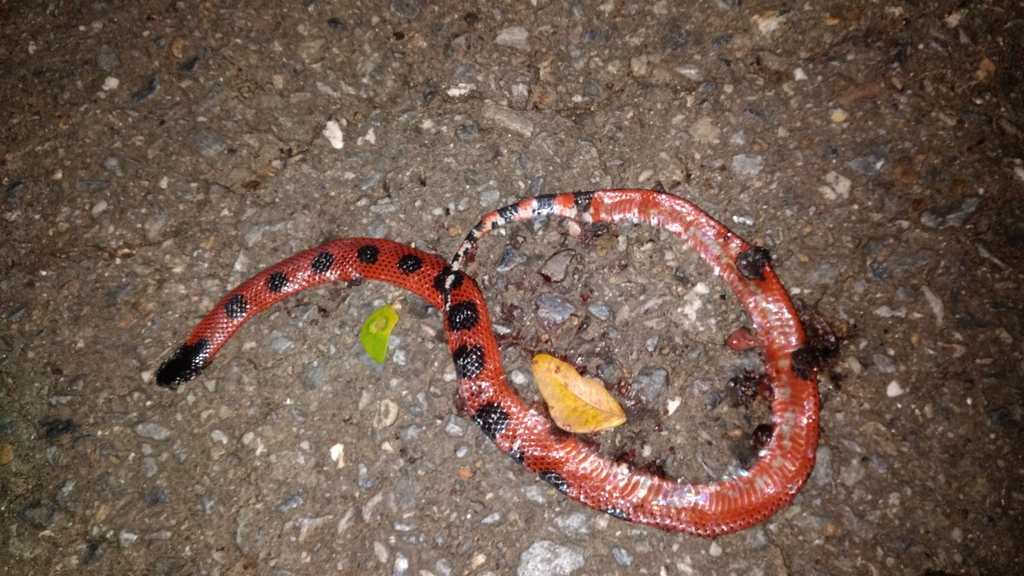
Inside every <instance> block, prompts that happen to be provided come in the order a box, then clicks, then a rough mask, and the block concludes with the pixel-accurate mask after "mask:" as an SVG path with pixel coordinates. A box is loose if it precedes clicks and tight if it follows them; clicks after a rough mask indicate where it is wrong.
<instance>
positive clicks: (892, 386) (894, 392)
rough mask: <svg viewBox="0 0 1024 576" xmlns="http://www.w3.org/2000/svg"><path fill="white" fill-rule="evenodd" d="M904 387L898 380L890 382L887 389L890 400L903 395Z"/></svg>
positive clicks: (886, 392) (886, 393)
mask: <svg viewBox="0 0 1024 576" xmlns="http://www.w3.org/2000/svg"><path fill="white" fill-rule="evenodd" d="M903 392H904V390H903V387H902V386H900V383H899V382H897V381H896V380H893V381H892V382H889V385H888V386H886V387H885V395H886V396H888V397H889V398H895V397H897V396H902V395H903Z"/></svg>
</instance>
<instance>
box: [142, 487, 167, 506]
mask: <svg viewBox="0 0 1024 576" xmlns="http://www.w3.org/2000/svg"><path fill="white" fill-rule="evenodd" d="M147 502H148V503H149V505H150V506H159V505H161V504H167V503H168V502H170V500H169V499H168V498H167V492H165V491H164V489H163V488H160V487H159V486H158V487H156V488H153V491H152V492H150V493H149V498H148V499H147Z"/></svg>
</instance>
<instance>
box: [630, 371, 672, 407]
mask: <svg viewBox="0 0 1024 576" xmlns="http://www.w3.org/2000/svg"><path fill="white" fill-rule="evenodd" d="M631 388H632V391H633V393H634V394H636V395H637V396H638V397H639V398H640V400H641V401H642V402H643V403H644V404H645V405H647V406H654V405H655V403H656V402H658V400H659V399H660V398H661V396H662V395H663V394H664V393H665V390H666V389H667V388H668V370H665V369H664V368H662V367H660V366H644V367H643V368H642V369H641V370H640V372H639V373H638V374H637V375H636V378H633V382H632V386H631Z"/></svg>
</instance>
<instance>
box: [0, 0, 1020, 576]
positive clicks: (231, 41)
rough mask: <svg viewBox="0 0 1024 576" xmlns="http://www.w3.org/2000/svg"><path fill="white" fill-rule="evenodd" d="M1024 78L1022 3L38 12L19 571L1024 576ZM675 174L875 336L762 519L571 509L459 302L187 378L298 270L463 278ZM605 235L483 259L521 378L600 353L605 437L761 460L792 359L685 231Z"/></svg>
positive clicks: (27, 134)
mask: <svg viewBox="0 0 1024 576" xmlns="http://www.w3.org/2000/svg"><path fill="white" fill-rule="evenodd" d="M684 4H685V5H684ZM1022 61H1024V8H1022V7H1021V4H1020V3H1019V2H1015V1H1010V0H988V1H985V2H959V1H941V2H939V1H932V0H921V1H917V2H902V1H897V0H881V1H879V2H871V3H864V2H852V1H832V2H807V3H785V2H768V1H755V2H744V3H738V2H734V1H732V0H715V1H700V2H694V3H672V2H667V1H665V0H660V1H657V2H632V3H631V2H628V1H627V2H622V1H614V0H609V1H607V2H593V3H588V2H571V1H567V2H561V1H555V0H532V1H517V2H500V3H493V4H492V3H484V2H475V3H466V4H460V3H456V2H445V1H442V2H437V3H428V2H421V1H419V0H393V1H391V2H325V1H318V0H303V1H301V2H300V1H295V0H289V1H287V2H269V1H260V2H222V1H220V0H213V1H207V2H184V1H182V2H174V1H159V2H157V1H145V0H140V1H129V2H103V1H96V2H72V1H67V0H52V1H50V2H29V1H22V0H7V1H5V2H2V3H0V79H2V82H0V110H2V111H3V119H2V121H3V123H2V127H0V184H2V188H0V196H2V197H0V326H2V327H0V526H2V531H0V542H2V546H0V573H3V574H19V575H21V574H28V575H52V574H155V575H176V574H209V575H232V576H239V575H244V574H273V575H285V574H393V575H405V574H408V575H423V576H426V575H437V576H447V575H455V574H499V575H500V574H518V575H522V576H528V575H535V574H555V575H557V574H574V575H599V574H600V575H604V574H652V575H662V574H664V575H677V574H682V575H690V574H702V575H703V574H723V575H724V574H765V575H777V574H800V575H803V574H816V575H842V574H867V575H875V574H909V575H924V574H933V575H934V574H972V575H973V574H978V575H982V574H984V575H988V574H1020V573H1024V552H1022V549H1024V548H1022V545H1024V537H1022V533H1024V531H1022V529H1021V527H1020V525H1021V521H1022V509H1024V489H1022V482H1024V457H1022V446H1024V444H1022V440H1024V438H1022V436H1024V435H1022V423H1021V422H1022V420H1024V385H1022V384H1021V382H1022V381H1024V359H1022V355H1024V346H1022V343H1024V321H1022V305H1024V297H1022V281H1024V279H1022V273H1024V257H1022V250H1024V66H1021V62H1022ZM658 185H660V186H663V187H664V188H665V189H666V190H668V191H669V192H671V193H674V194H677V195H680V196H682V197H685V198H687V199H689V200H690V201H692V202H694V203H695V204H697V205H698V206H700V207H701V208H702V209H704V210H705V211H707V212H708V213H709V214H710V215H712V216H713V217H715V218H716V219H718V220H720V221H721V222H723V223H725V224H726V225H728V226H729V227H730V228H731V229H732V230H733V231H734V232H735V233H737V234H739V235H741V236H743V237H744V238H746V239H747V240H749V241H752V242H755V243H757V244H760V245H762V246H765V247H766V248H767V249H768V250H769V251H770V252H771V255H772V259H773V262H774V265H775V267H776V271H777V272H778V274H779V276H780V277H781V279H782V281H783V283H784V284H785V285H786V286H787V288H788V289H789V290H790V293H791V294H792V296H793V298H794V300H796V301H797V303H798V305H799V306H800V309H801V312H802V314H803V316H804V319H805V321H806V322H807V323H808V325H815V326H826V325H827V326H828V328H827V329H825V328H822V331H824V333H825V335H826V336H835V337H836V338H837V341H838V342H839V356H838V358H837V359H836V362H835V365H834V366H833V367H831V368H830V369H828V370H825V371H823V373H822V375H821V399H822V408H821V433H822V436H821V444H820V447H819V450H818V454H817V457H818V460H817V465H816V468H815V470H814V472H813V474H812V476H811V478H810V480H809V482H808V484H807V486H806V487H805V489H804V490H803V491H802V492H801V493H800V494H799V495H798V496H797V498H796V500H795V501H794V502H793V504H792V505H790V506H789V507H787V508H785V509H783V510H782V511H780V512H779V513H777V514H776V515H774V516H773V517H772V518H770V519H769V520H767V521H766V522H764V523H762V524H760V525H757V526H755V527H753V528H750V529H747V530H743V531H741V532H738V533H735V534H730V535H726V536H721V537H718V538H715V539H713V540H708V539H702V538H698V537H693V536H687V535H682V534H676V533H670V532H665V531H661V530H658V529H653V528H647V527H642V526H636V525H632V524H629V523H627V522H624V521H621V520H618V519H616V518H612V517H610V516H608V515H606V514H603V513H601V512H598V511H595V510H591V509H589V508H585V507H582V506H580V505H578V504H576V503H574V502H572V501H569V500H567V499H566V498H564V497H563V496H562V495H560V494H559V493H558V492H557V491H555V490H554V489H553V488H552V487H550V486H549V485H547V484H545V483H543V482H541V481H539V480H537V479H536V478H535V477H534V476H532V475H531V474H529V473H528V472H526V471H525V470H523V469H522V468H521V467H519V466H518V465H517V464H516V462H515V461H514V460H512V459H510V458H508V457H507V456H505V455H503V454H502V453H500V452H499V451H498V450H497V449H496V448H495V447H494V446H493V445H492V444H491V443H490V441H489V440H488V439H487V438H486V437H485V436H484V435H483V434H482V433H481V432H480V430H479V429H477V427H476V426H474V425H473V424H472V422H470V421H469V420H467V419H466V418H465V416H464V415H463V414H461V413H460V411H459V408H458V406H457V402H456V401H455V383H454V370H453V367H452V362H451V359H450V358H449V355H448V352H447V347H446V346H445V344H444V342H443V330H442V326H441V321H440V317H439V314H438V313H437V311H436V310H433V309H431V308H429V307H427V306H426V305H425V304H424V303H423V302H422V301H419V300H418V298H416V297H414V296H412V295H410V294H409V293H406V292H403V291H402V290H399V289H397V288H393V287H391V286H387V285H383V284H378V283H372V282H366V283H363V284H362V285H360V286H352V287H346V286H339V285H334V286H329V287H322V288H318V289H314V290H311V291H308V292H306V293H303V294H301V295H299V296H297V297H294V298H292V299H289V300H287V301H285V302H283V303H281V304H279V305H277V306H276V307H274V308H273V309H271V310H270V311H268V312H267V313H265V314H263V315H261V316H259V317H258V318H255V319H254V320H252V321H251V322H250V323H249V324H247V325H246V326H245V327H244V328H243V329H242V330H241V331H240V333H239V334H238V335H236V337H235V338H234V339H233V340H232V341H231V342H229V343H228V345H227V346H226V347H225V349H224V350H223V351H222V352H221V354H220V355H219V356H218V357H217V358H216V360H215V361H214V362H213V364H212V365H211V366H210V367H209V369H208V370H207V371H206V372H205V373H204V374H203V375H202V376H201V377H200V378H198V379H196V380H195V381H194V382H191V383H189V384H188V385H187V386H183V387H182V388H181V389H180V390H179V391H176V392H170V391H167V390H165V389H162V388H159V387H157V386H156V385H155V384H154V382H153V374H154V372H155V370H156V368H157V367H158V366H159V365H160V362H161V361H162V360H163V359H165V358H166V357H167V356H168V354H169V353H170V352H172V351H173V350H174V349H175V348H177V347H178V346H179V345H180V344H181V342H182V341H183V340H184V338H185V336H186V335H187V334H188V333H189V331H190V330H191V329H192V327H193V326H194V324H195V323H196V322H197V321H198V320H199V319H200V318H201V317H202V315H204V314H205V313H206V312H207V311H208V310H209V309H210V308H211V307H212V306H213V305H214V303H216V301H217V300H218V299H220V297H221V296H222V295H223V294H224V293H226V291H227V290H229V289H230V288H231V287H232V286H234V285H236V284H237V283H239V282H240V281H242V280H244V279H245V278H247V277H248V276H250V275H252V274H254V273H256V272H257V271H259V270H261V269H262V268H264V267H266V266H269V265H271V264H273V263H275V262H277V261H279V260H281V259H284V258H286V257H288V256H290V255H292V254H293V253H296V252H299V251H301V250H305V249H308V248H312V247H314V246H317V245H319V244H321V243H323V242H325V241H327V240H330V239H333V238H341V237H348V236H372V237H380V238H389V239H392V240H396V241H398V242H403V243H410V244H415V245H416V246H417V247H418V248H420V249H423V250H426V251H429V252H433V253H437V254H440V255H442V256H444V257H446V258H448V257H451V255H452V254H454V251H455V249H456V247H457V245H458V243H459V240H460V239H461V238H462V237H463V236H464V235H465V234H466V232H467V231H468V230H469V229H470V227H472V226H473V225H474V224H475V223H476V222H477V220H478V219H479V218H480V217H481V216H482V215H483V214H485V213H487V212H489V211H491V210H494V209H496V208H498V207H500V206H502V205H505V204H508V203H511V202H514V201H516V200H519V199H520V198H523V197H527V196H531V195H536V194H550V193H556V192H563V191H574V190H588V189H596V188H611V187H614V188H653V187H655V186H658ZM573 232H575V230H572V229H571V228H570V227H569V226H567V225H566V223H564V222H558V221H554V220H548V221H543V222H538V223H535V224H532V225H525V224H520V225H516V226H513V227H511V228H509V229H508V230H507V232H506V233H503V234H496V235H494V236H493V237H489V238H487V239H486V240H485V241H484V242H483V243H482V246H481V249H480V251H479V254H478V256H477V258H476V261H475V262H474V263H473V264H472V265H471V266H470V267H469V269H468V272H469V273H470V274H472V275H474V276H475V277H476V278H477V279H478V281H479V282H480V283H481V285H482V287H483V288H484V292H485V294H486V296H487V299H488V305H489V307H490V310H491V314H492V316H493V317H494V318H495V320H496V322H497V325H498V329H499V331H500V338H501V341H502V343H503V345H504V350H503V358H504V361H505V365H506V369H507V371H508V373H509V375H510V379H511V381H512V382H513V383H514V384H515V385H516V386H517V387H518V388H519V389H520V390H521V392H522V394H523V395H524V396H525V397H526V398H528V399H531V400H532V399H535V398H536V397H537V393H536V392H535V388H534V386H533V383H532V381H531V377H530V371H529V361H530V358H531V357H532V355H533V354H535V353H537V352H551V353H555V354H557V355H559V356H561V357H564V358H568V359H571V360H573V361H574V362H575V363H577V364H579V365H580V366H582V367H584V368H585V369H586V370H587V372H588V373H589V374H590V375H595V376H597V377H599V378H601V379H602V380H604V381H605V382H606V383H607V384H609V385H610V386H611V388H612V389H613V390H614V391H615V393H616V394H619V395H620V399H622V400H623V403H624V405H625V406H626V409H627V415H628V416H629V421H628V422H627V423H626V425H625V426H624V427H622V428H620V429H617V430H615V431H611V432H605V433H602V434H600V435H597V436H595V438H594V440H595V441H597V442H600V443H601V445H602V449H604V450H606V451H607V452H608V453H610V454H620V455H626V456H627V457H631V458H634V459H635V462H637V463H638V464H644V463H649V464H651V465H652V466H655V467H660V468H662V469H663V470H664V471H665V473H666V474H669V475H671V476H676V477H683V478H686V479H689V480H693V481H714V480H716V479H719V478H722V477H725V476H728V475H730V474H736V473H740V472H741V470H742V469H743V468H744V467H746V466H749V465H750V463H751V462H752V461H753V459H754V458H756V457H757V448H756V446H755V445H754V441H753V438H752V437H753V436H754V435H755V431H756V430H757V426H758V425H759V424H764V423H766V422H767V418H768V409H767V404H766V403H765V402H764V401H763V400H761V399H758V398H757V396H758V395H757V394H756V390H755V391H754V393H748V392H749V391H745V390H739V389H738V387H737V386H735V385H733V386H730V384H729V382H730V381H732V382H733V383H734V384H735V383H736V382H738V381H741V380H742V376H743V375H744V374H746V373H748V372H749V371H757V370H758V369H759V365H760V361H759V359H758V357H757V355H756V353H753V352H748V353H742V354H740V353H736V352H732V351H730V350H728V349H727V348H726V347H725V346H724V345H723V343H724V341H725V339H726V338H727V337H728V336H729V334H730V333H732V332H733V331H734V330H735V329H736V328H738V327H739V326H742V325H743V324H744V322H745V321H746V318H745V316H744V314H743V312H742V309H741V308H740V306H739V304H738V302H737V301H736V299H735V297H734V296H732V295H731V294H730V293H729V292H728V289H727V288H726V287H725V286H724V284H722V283H721V281H720V280H718V279H717V278H715V277H714V275H713V273H712V271H711V270H710V268H709V267H708V266H707V265H705V264H704V263H703V262H702V261H701V260H700V259H699V258H698V257H697V256H695V255H694V254H693V253H692V252H690V251H689V250H688V249H687V248H686V247H685V246H684V245H682V244H681V243H680V242H679V241H678V240H676V239H675V238H673V237H671V236H669V235H668V234H666V233H664V232H662V231H659V230H656V229H654V228H650V227H646V226H611V227H605V228H602V229H599V230H592V231H590V232H592V234H590V235H583V236H577V235H574V234H573ZM538 272H543V274H539V273H538ZM386 303H392V304H396V305H397V307H398V308H399V314H400V316H401V319H400V321H399V324H398V326H397V327H396V329H395V332H394V334H393V338H392V342H391V347H390V350H389V352H388V357H387V360H386V362H385V363H384V364H383V365H377V364H375V363H374V362H373V361H372V360H370V359H369V357H368V356H366V354H365V353H364V352H363V351H362V349H361V347H360V344H359V338H358V334H359V328H360V325H361V324H362V322H363V321H364V320H365V319H366V317H367V316H368V315H369V314H370V312H372V311H373V310H374V309H376V308H377V307H379V306H381V305H383V304H386ZM738 377H739V378H738ZM737 378H738V379H737Z"/></svg>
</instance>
